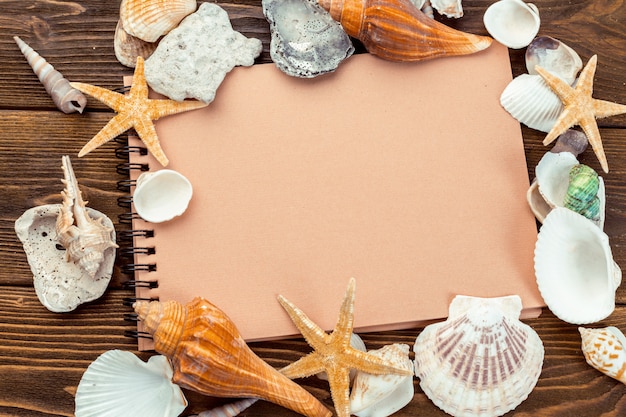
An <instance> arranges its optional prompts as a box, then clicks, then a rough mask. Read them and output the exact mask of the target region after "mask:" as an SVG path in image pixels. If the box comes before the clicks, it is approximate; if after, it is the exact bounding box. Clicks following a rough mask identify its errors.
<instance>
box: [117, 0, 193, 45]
mask: <svg viewBox="0 0 626 417" xmlns="http://www.w3.org/2000/svg"><path fill="white" fill-rule="evenodd" d="M196 6H197V3H196V0H168V1H163V0H122V3H121V4H120V19H121V21H122V26H124V29H125V30H126V32H128V33H129V34H131V35H133V36H135V37H137V38H139V39H142V40H144V41H146V42H155V41H156V40H157V39H159V38H160V37H161V36H163V35H165V34H166V33H167V32H169V31H170V30H172V29H174V28H175V27H176V26H178V24H179V23H180V21H181V20H183V19H184V18H185V17H186V16H187V15H189V14H191V13H193V12H194V11H195V10H196Z"/></svg>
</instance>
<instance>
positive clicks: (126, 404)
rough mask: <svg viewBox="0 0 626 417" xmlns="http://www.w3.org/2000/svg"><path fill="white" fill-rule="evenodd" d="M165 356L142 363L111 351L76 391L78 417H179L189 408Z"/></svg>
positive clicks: (132, 356) (129, 354) (91, 368)
mask: <svg viewBox="0 0 626 417" xmlns="http://www.w3.org/2000/svg"><path fill="white" fill-rule="evenodd" d="M172 374H173V373H172V367H171V365H170V363H169V360H168V359H167V358H166V357H165V356H161V355H157V356H153V357H151V358H150V359H149V360H148V362H147V363H146V362H143V361H142V360H141V359H139V358H138V357H137V356H135V354H133V353H132V352H126V351H121V350H109V351H107V352H105V353H103V354H102V355H100V356H99V357H98V358H97V359H96V360H95V361H93V362H92V363H91V365H89V367H88V368H87V370H86V371H85V373H84V374H83V377H82V378H81V380H80V383H79V384H78V389H77V390H76V400H75V401H76V410H75V415H76V417H131V416H132V417H176V416H178V415H180V414H181V413H182V412H183V410H184V409H185V407H186V406H187V400H186V399H185V397H184V395H183V393H182V391H181V389H180V388H179V387H178V385H176V384H174V383H173V382H172Z"/></svg>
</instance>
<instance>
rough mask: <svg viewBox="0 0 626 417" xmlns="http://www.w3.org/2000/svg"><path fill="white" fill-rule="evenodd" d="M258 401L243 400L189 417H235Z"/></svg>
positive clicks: (252, 399)
mask: <svg viewBox="0 0 626 417" xmlns="http://www.w3.org/2000/svg"><path fill="white" fill-rule="evenodd" d="M258 400H259V399H258V398H244V399H243V400H239V401H235V402H232V403H229V404H224V405H222V406H219V407H215V408H212V409H210V410H206V411H202V412H201V413H199V414H194V415H192V416H190V417H235V416H237V415H239V413H241V412H242V411H244V410H246V409H247V408H248V407H250V406H251V405H252V404H254V403H256V402H257V401H258Z"/></svg>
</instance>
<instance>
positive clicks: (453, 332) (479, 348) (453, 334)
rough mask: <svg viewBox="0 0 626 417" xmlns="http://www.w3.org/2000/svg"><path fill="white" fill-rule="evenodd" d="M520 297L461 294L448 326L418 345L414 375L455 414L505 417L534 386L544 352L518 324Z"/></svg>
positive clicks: (426, 333) (430, 329) (435, 327)
mask: <svg viewBox="0 0 626 417" xmlns="http://www.w3.org/2000/svg"><path fill="white" fill-rule="evenodd" d="M521 309H522V302H521V299H520V297H519V296H517V295H513V296H507V297H497V298H478V297H468V296H457V297H455V298H454V300H453V301H452V303H451V304H450V313H449V317H448V319H447V320H446V321H445V322H442V323H436V324H432V325H429V326H427V327H426V328H425V329H424V330H423V331H422V333H420V335H419V336H418V337H417V339H416V341H415V346H414V350H415V374H416V375H417V376H418V377H419V378H420V386H421V388H422V390H424V393H425V394H426V395H427V396H428V398H430V399H431V400H432V401H433V402H434V403H435V405H437V406H438V407H439V408H441V409H442V410H444V411H445V412H447V413H449V414H451V415H453V416H457V417H459V416H464V417H465V416H467V417H474V416H500V415H502V414H504V413H506V412H508V411H510V410H513V409H514V408H515V407H517V406H518V405H519V404H520V403H521V402H522V401H524V400H525V399H526V398H527V397H528V395H529V394H530V392H531V391H532V390H533V388H534V387H535V384H536V383H537V380H538V379H539V374H540V373H541V367H542V364H543V355H544V349H543V344H542V342H541V339H539V336H538V335H537V333H536V332H535V331H534V330H533V329H532V328H530V327H529V326H528V325H526V324H524V323H522V322H520V321H519V314H520V312H521Z"/></svg>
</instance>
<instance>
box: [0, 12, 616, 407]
mask: <svg viewBox="0 0 626 417" xmlns="http://www.w3.org/2000/svg"><path fill="white" fill-rule="evenodd" d="M465 3H466V4H464V10H465V16H464V17H463V18H461V19H459V20H454V19H447V18H442V17H437V19H438V20H440V21H442V22H443V23H445V24H447V25H449V26H452V27H454V28H456V29H459V30H464V31H468V32H471V33H475V34H479V35H486V34H487V32H486V30H485V28H484V25H483V22H482V16H483V13H484V11H485V9H486V8H487V7H488V6H489V5H490V4H491V3H492V0H476V1H471V2H470V1H466V2H465ZM534 3H535V4H536V5H537V6H538V7H539V11H540V15H541V18H542V27H541V31H540V35H549V36H553V37H556V38H558V39H560V40H563V41H564V42H566V43H567V44H568V45H570V46H571V47H573V48H574V49H575V50H576V51H577V52H578V53H579V54H580V55H581V57H582V59H583V61H585V62H586V61H587V60H588V59H589V58H590V57H591V56H592V55H593V54H597V55H598V69H597V72H596V76H595V84H594V85H595V88H594V97H596V98H601V99H605V100H610V101H615V102H620V103H626V88H624V86H626V71H625V69H626V25H624V22H625V21H626V4H624V1H616V0H613V1H611V0H597V1H590V0H571V1H567V2H564V1H555V0H536V1H534ZM218 4H220V5H221V6H222V7H224V9H226V11H227V12H228V13H229V15H230V17H231V21H232V24H233V27H234V28H235V29H236V30H238V31H240V32H242V33H244V34H245V35H246V36H249V37H256V38H259V39H261V41H262V43H263V53H262V54H261V56H260V57H259V58H257V60H256V62H258V63H262V62H270V56H269V39H270V35H269V27H268V24H267V22H266V21H265V18H264V17H263V13H262V9H261V1H260V0H237V1H231V2H221V1H218ZM118 10H119V0H118V1H107V2H103V1H98V0H81V1H59V0H20V1H18V0H0V186H1V189H2V198H0V266H1V267H0V416H20V417H43V416H72V415H73V413H74V397H73V396H74V393H75V390H76V387H77V385H78V382H79V381H80V378H81V376H82V373H83V372H84V370H85V369H86V368H87V366H88V365H89V363H91V361H93V360H94V359H95V358H96V357H97V356H98V355H99V354H101V353H103V352H105V351H107V350H110V349H123V350H129V351H133V352H135V353H137V354H138V355H139V356H140V357H142V358H143V359H147V358H148V357H149V355H150V354H149V353H138V352H136V351H135V349H136V344H135V343H134V340H132V339H130V338H127V337H124V331H126V330H132V329H134V324H133V323H131V322H127V321H125V320H124V314H125V313H128V312H129V311H130V310H129V308H128V307H126V306H124V305H123V300H124V298H126V297H130V296H132V292H131V291H130V290H128V289H124V288H123V287H122V282H123V281H124V280H126V279H127V278H128V277H127V276H125V275H124V274H123V273H122V271H121V269H120V265H121V262H120V259H119V257H118V264H117V265H116V269H115V271H114V276H113V280H112V283H111V286H110V289H109V291H107V293H106V294H105V296H104V297H102V298H101V299H99V300H97V301H95V302H92V303H89V304H87V305H83V306H81V307H80V308H79V309H78V310H76V311H75V312H72V313H67V314H62V315H59V314H55V313H51V312H49V311H47V310H46V309H45V308H44V307H43V306H42V305H41V304H40V303H39V301H38V300H37V297H36V295H35V292H34V290H33V288H32V275H31V273H30V269H29V267H28V264H27V263H26V257H25V255H24V253H23V250H22V247H21V244H20V243H19V241H18V240H17V237H16V236H15V232H14V229H13V226H14V222H15V220H16V219H17V218H18V217H19V216H20V215H21V214H22V213H23V212H24V211H25V210H26V209H28V208H30V207H33V206H36V205H40V204H46V203H57V202H60V191H61V189H62V184H61V181H60V179H61V177H62V173H61V167H60V165H61V156H62V155H65V154H68V155H70V156H72V157H73V158H72V159H73V165H74V169H75V171H76V174H77V177H78V180H79V183H80V186H81V190H82V191H83V193H84V194H85V197H86V199H87V200H89V206H91V207H93V208H96V209H98V210H100V211H102V212H105V213H107V215H109V217H111V219H112V220H113V221H114V223H115V226H116V229H117V230H118V232H119V231H123V230H128V226H127V225H126V224H124V223H122V222H120V220H119V218H118V216H120V215H122V214H123V213H124V212H125V209H124V208H123V207H120V206H118V204H117V199H118V198H119V197H123V196H124V193H123V192H122V191H120V190H119V189H118V188H117V182H118V181H120V180H123V179H124V178H125V177H124V175H122V174H119V173H117V172H116V167H117V165H118V164H119V163H120V160H118V159H117V158H116V157H115V152H114V149H115V147H116V144H115V143H109V144H107V145H104V146H102V147H101V148H99V149H97V150H96V151H94V152H92V153H91V154H89V155H88V156H86V157H84V158H80V159H79V158H77V157H76V156H75V155H76V154H77V152H78V150H79V149H80V148H81V147H82V146H83V145H84V143H86V142H87V141H88V140H89V139H90V138H91V137H92V136H93V135H94V134H95V133H96V132H98V131H99V130H100V128H101V127H102V126H104V124H106V122H107V121H108V120H109V119H110V118H111V117H112V116H113V113H112V112H111V111H110V110H109V109H108V108H106V107H105V106H103V105H102V104H100V103H98V102H97V101H95V100H92V99H90V100H89V105H88V109H87V112H86V114H84V115H76V114H73V115H65V114H62V113H61V112H59V111H57V110H56V109H55V107H54V106H53V103H52V100H51V99H50V98H49V97H48V96H47V94H46V93H45V90H44V88H43V86H41V84H40V83H39V81H38V80H37V78H36V76H35V75H34V74H33V73H32V71H31V69H30V67H29V66H28V64H27V63H26V60H25V59H24V57H23V56H22V55H21V53H20V52H19V49H18V48H17V46H16V45H15V43H14V42H13V39H12V37H13V36H14V35H18V36H20V37H21V38H22V39H24V40H25V41H26V42H28V43H29V44H30V45H31V46H32V47H33V48H34V49H35V50H37V51H38V52H39V53H40V54H41V55H42V56H44V57H45V58H46V59H47V60H48V61H49V62H50V63H51V64H52V65H54V66H55V68H56V69H57V70H59V71H61V72H62V73H63V74H64V75H65V76H66V78H68V79H70V80H71V81H81V82H87V83H91V84H95V85H100V86H103V87H105V88H111V89H112V88H118V87H120V86H121V85H122V81H121V80H122V76H123V75H128V74H132V70H131V69H129V68H126V67H124V66H122V65H121V64H119V63H118V62H117V60H116V58H115V55H114V52H113V34H114V31H115V26H116V23H117V20H118ZM357 49H358V50H359V51H360V52H362V51H363V49H362V47H358V45H357ZM524 52H525V50H523V49H522V50H510V53H509V55H510V57H511V63H512V70H513V74H514V75H518V74H521V73H523V72H526V69H525V64H524ZM599 125H600V126H601V134H602V137H603V142H604V146H605V150H606V154H607V158H608V161H609V166H610V168H611V171H610V173H609V174H606V175H604V178H605V182H606V186H607V195H608V202H607V205H608V211H607V220H606V232H607V234H608V235H609V238H610V242H611V247H612V249H613V254H614V257H615V260H616V261H617V262H618V263H619V264H620V265H626V185H625V184H626V140H625V133H624V132H625V131H624V129H625V128H626V116H624V115H622V116H616V117H612V118H607V119H602V120H599ZM522 133H523V136H524V144H525V151H526V156H527V162H528V167H529V169H528V175H529V178H532V177H534V166H535V165H536V164H537V162H538V161H539V159H540V158H541V156H542V155H543V154H544V153H545V152H546V151H547V150H548V148H547V147H544V146H543V145H542V144H541V141H542V140H543V137H544V136H545V134H543V133H541V132H537V131H534V130H532V129H529V128H526V127H522ZM503 140H506V138H503ZM580 159H581V162H583V163H586V164H588V165H590V166H592V167H593V168H595V169H597V170H598V169H599V166H598V163H597V160H596V158H595V156H594V154H593V153H592V152H591V151H590V150H588V151H586V152H585V153H584V154H583V155H582V156H581V158H580ZM411 290H413V291H415V293H416V296H427V294H421V293H420V290H419V288H413V289H411ZM617 299H618V304H619V305H618V307H617V308H616V310H615V312H614V313H613V314H612V315H611V316H610V317H609V318H607V319H606V320H604V321H603V322H601V323H596V324H594V327H600V326H606V325H613V326H617V327H619V328H621V329H623V330H626V289H624V288H620V289H619V290H618V293H617ZM526 323H528V324H530V325H531V326H532V327H533V328H534V329H535V330H536V331H537V332H538V333H539V335H540V337H541V339H542V340H543V343H544V346H545V349H546V357H545V362H544V368H543V371H542V374H541V378H540V379H539V382H538V384H537V387H536V388H535V390H534V391H533V392H532V393H531V395H530V396H529V398H528V399H527V400H526V401H525V402H524V403H522V404H521V405H520V406H519V407H518V408H517V409H516V410H515V411H513V412H511V413H509V414H508V415H515V416H523V417H526V416H537V415H541V416H571V415H577V416H580V417H585V416H600V415H601V416H605V417H609V416H620V415H626V395H625V394H626V386H624V385H623V384H621V383H619V382H617V381H614V380H612V379H610V378H608V377H606V376H604V375H603V374H601V373H600V372H598V371H596V370H594V369H593V368H591V367H589V366H588V365H587V364H586V363H585V361H584V358H583V356H582V353H581V351H580V336H579V334H578V331H577V328H576V326H573V325H569V324H566V323H564V322H562V321H560V320H559V319H557V318H556V317H554V315H552V314H551V313H550V312H549V311H548V310H547V309H546V310H545V311H544V313H543V314H542V316H541V317H540V318H538V319H534V320H527V321H526ZM420 331H421V329H413V330H407V331H401V332H386V333H372V334H365V335H362V336H363V339H364V341H365V343H366V344H367V346H368V348H370V349H376V348H379V347H382V346H384V345H386V344H389V343H406V344H408V345H411V346H412V344H413V343H414V341H415V338H416V337H417V335H418V334H419V332H420ZM251 347H252V349H253V350H254V351H255V352H256V353H257V354H258V355H259V356H260V357H261V358H263V359H265V360H266V361H267V362H269V363H270V364H271V365H272V366H274V367H277V368H279V367H283V366H285V365H287V364H288V363H290V362H292V361H295V360H296V359H298V358H299V357H301V356H302V355H304V354H305V353H308V352H309V351H310V348H309V347H308V346H307V345H306V343H304V341H303V340H301V339H293V340H282V341H275V342H264V343H253V344H252V345H251ZM298 382H299V383H301V384H302V385H303V386H304V387H305V388H306V389H307V390H309V391H310V392H312V393H313V395H315V396H316V397H317V398H319V399H320V400H321V401H322V402H324V403H325V404H326V405H327V406H328V407H329V408H332V402H331V400H330V395H329V391H328V385H327V383H326V382H324V381H321V380H319V379H317V378H315V377H311V378H306V379H302V380H298ZM414 385H415V389H416V391H415V396H414V398H413V401H412V402H411V403H410V404H409V405H408V406H407V407H406V408H404V409H403V410H401V411H400V412H398V413H397V414H396V415H397V416H400V417H404V416H446V415H447V414H445V413H443V412H442V411H440V410H439V409H437V408H436V407H435V406H434V405H433V404H432V403H431V402H430V400H428V398H426V396H425V395H424V393H423V392H422V391H421V390H420V388H419V381H418V380H417V379H416V380H415V381H414ZM186 394H187V396H188V399H189V400H190V406H189V408H188V409H187V410H186V411H185V413H184V415H190V414H192V413H197V412H199V411H202V410H204V409H206V408H208V407H211V406H214V405H216V404H219V403H222V402H224V401H225V400H222V399H212V398H206V397H202V396H200V395H199V394H195V393H192V392H187V393H186ZM243 415H244V416H270V415H271V416H282V417H288V416H295V414H294V413H293V412H290V411H288V410H285V409H283V408H280V407H278V406H275V405H273V404H269V403H265V402H259V403H257V404H255V405H254V406H253V407H252V408H250V409H249V410H247V411H246V412H244V413H243Z"/></svg>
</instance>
